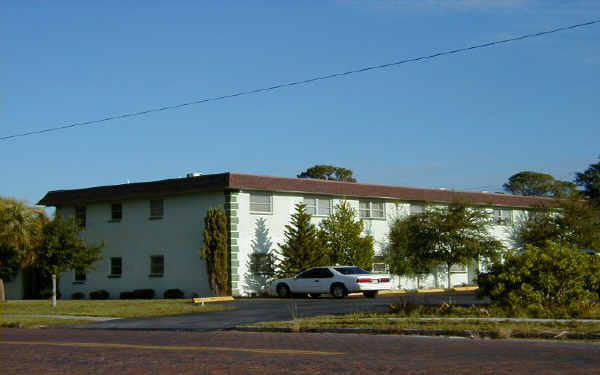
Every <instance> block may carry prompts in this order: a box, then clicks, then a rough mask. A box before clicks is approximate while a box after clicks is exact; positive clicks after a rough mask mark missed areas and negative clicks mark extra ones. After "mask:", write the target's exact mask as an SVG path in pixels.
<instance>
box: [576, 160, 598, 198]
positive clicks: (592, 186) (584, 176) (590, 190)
mask: <svg viewBox="0 0 600 375" xmlns="http://www.w3.org/2000/svg"><path fill="white" fill-rule="evenodd" d="M575 182H576V183H577V185H579V186H583V188H584V189H585V195H586V196H587V198H589V199H591V200H592V201H593V202H594V203H595V204H596V205H597V206H600V162H598V163H596V164H590V166H589V167H588V169H586V170H585V171H584V172H580V173H577V174H576V175H575Z"/></svg>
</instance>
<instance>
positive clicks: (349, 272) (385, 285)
mask: <svg viewBox="0 0 600 375" xmlns="http://www.w3.org/2000/svg"><path fill="white" fill-rule="evenodd" d="M271 288H272V291H273V292H275V293H276V294H277V295H278V296H279V297H282V298H284V297H289V296H291V295H292V294H304V295H306V294H308V295H310V296H311V297H314V298H317V297H319V296H320V295H321V294H325V293H330V294H331V295H332V296H334V297H335V298H344V297H345V296H346V295H347V294H348V293H357V292H362V293H363V294H364V295H365V297H371V298H372V297H375V296H376V295H377V293H378V292H379V291H380V290H387V289H391V288H392V284H391V282H390V275H387V274H374V273H371V272H369V271H365V270H363V269H362V268H360V267H354V266H328V267H315V268H310V269H308V270H306V271H304V272H302V273H300V274H298V275H297V276H296V277H290V278H286V279H278V280H275V281H274V282H273V284H271Z"/></svg>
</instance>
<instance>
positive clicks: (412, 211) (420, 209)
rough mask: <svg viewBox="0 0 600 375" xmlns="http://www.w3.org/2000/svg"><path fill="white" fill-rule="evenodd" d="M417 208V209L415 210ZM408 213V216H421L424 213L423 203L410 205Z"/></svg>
mask: <svg viewBox="0 0 600 375" xmlns="http://www.w3.org/2000/svg"><path fill="white" fill-rule="evenodd" d="M417 207H418V209H417ZM408 212H409V214H410V215H417V214H422V213H423V212H425V204H423V203H410V204H409V207H408Z"/></svg>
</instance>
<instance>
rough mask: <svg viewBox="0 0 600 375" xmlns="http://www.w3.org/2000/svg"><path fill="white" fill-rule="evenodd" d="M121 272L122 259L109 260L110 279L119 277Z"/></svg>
mask: <svg viewBox="0 0 600 375" xmlns="http://www.w3.org/2000/svg"><path fill="white" fill-rule="evenodd" d="M122 272H123V259H122V258H120V257H119V258H110V274H109V276H112V277H120V276H121V273H122Z"/></svg>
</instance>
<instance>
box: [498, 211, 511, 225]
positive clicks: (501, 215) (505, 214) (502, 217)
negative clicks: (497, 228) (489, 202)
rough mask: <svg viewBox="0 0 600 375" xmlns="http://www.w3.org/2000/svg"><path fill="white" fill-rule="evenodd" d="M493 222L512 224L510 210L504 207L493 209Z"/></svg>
mask: <svg viewBox="0 0 600 375" xmlns="http://www.w3.org/2000/svg"><path fill="white" fill-rule="evenodd" d="M494 223H496V224H499V225H510V224H512V210H509V209H505V208H496V209H494Z"/></svg>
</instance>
